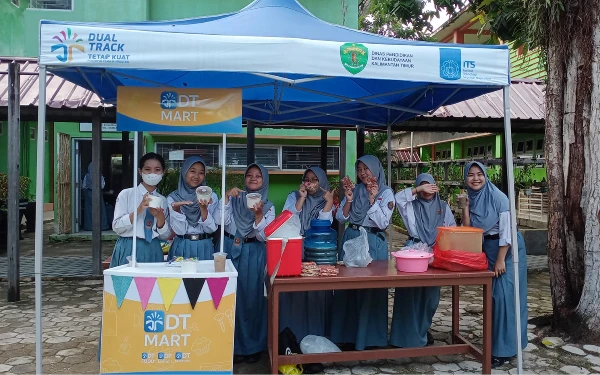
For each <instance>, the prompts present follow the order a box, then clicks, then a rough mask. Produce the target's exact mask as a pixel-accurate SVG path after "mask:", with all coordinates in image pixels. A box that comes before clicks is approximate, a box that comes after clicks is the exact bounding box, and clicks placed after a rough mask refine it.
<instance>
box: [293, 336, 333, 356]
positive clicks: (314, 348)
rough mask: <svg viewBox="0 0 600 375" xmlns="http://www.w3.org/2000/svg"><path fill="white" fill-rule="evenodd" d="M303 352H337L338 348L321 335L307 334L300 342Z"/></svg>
mask: <svg viewBox="0 0 600 375" xmlns="http://www.w3.org/2000/svg"><path fill="white" fill-rule="evenodd" d="M300 350H301V351H302V353H303V354H320V353H338V352H341V350H340V348H338V347H337V345H335V344H334V343H332V342H331V341H329V340H328V339H326V338H325V337H322V336H315V335H308V336H305V337H304V338H303V339H302V342H300Z"/></svg>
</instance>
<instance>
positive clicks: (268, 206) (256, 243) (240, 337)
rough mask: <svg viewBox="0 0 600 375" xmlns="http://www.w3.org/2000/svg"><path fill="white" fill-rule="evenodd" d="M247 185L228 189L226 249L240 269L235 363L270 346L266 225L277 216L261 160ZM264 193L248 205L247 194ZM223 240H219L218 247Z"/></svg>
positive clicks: (252, 169)
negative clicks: (252, 204)
mask: <svg viewBox="0 0 600 375" xmlns="http://www.w3.org/2000/svg"><path fill="white" fill-rule="evenodd" d="M244 185H245V187H244V189H243V190H242V189H239V188H237V187H234V188H232V189H230V190H228V191H227V192H226V193H225V196H224V197H223V199H225V211H224V212H223V215H225V228H224V230H225V234H224V239H225V242H224V244H223V251H224V252H226V253H227V257H228V258H230V259H231V261H232V262H233V265H234V266H235V268H236V269H237V272H238V278H237V282H238V289H237V297H236V309H235V322H236V324H235V339H234V348H233V352H234V359H233V360H234V363H240V362H243V361H245V362H248V363H255V362H258V361H259V360H260V352H262V351H263V350H265V349H266V347H267V299H266V298H265V297H264V291H265V284H264V281H265V267H266V264H267V255H266V247H265V241H266V236H265V227H266V226H267V225H268V224H269V223H271V222H272V221H273V219H275V208H274V207H273V204H272V203H271V202H270V201H269V200H268V198H267V195H268V193H269V173H268V171H267V169H266V168H265V167H263V166H262V165H260V164H251V165H249V166H248V168H247V169H246V173H245V179H244ZM250 193H258V194H260V195H261V201H259V202H258V203H256V204H255V205H254V206H253V207H252V208H248V206H247V202H246V196H247V195H248V194H250ZM218 249H219V244H217V251H218Z"/></svg>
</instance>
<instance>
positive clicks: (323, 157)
mask: <svg viewBox="0 0 600 375" xmlns="http://www.w3.org/2000/svg"><path fill="white" fill-rule="evenodd" d="M321 169H323V170H324V171H325V173H327V129H321Z"/></svg>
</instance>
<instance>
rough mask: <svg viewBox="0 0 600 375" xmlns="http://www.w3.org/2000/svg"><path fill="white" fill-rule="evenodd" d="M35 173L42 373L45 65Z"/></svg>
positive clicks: (38, 348)
mask: <svg viewBox="0 0 600 375" xmlns="http://www.w3.org/2000/svg"><path fill="white" fill-rule="evenodd" d="M39 84H40V87H39V100H38V103H39V104H38V133H37V174H36V184H35V270H34V273H35V372H36V374H41V373H42V256H43V249H44V172H45V168H44V159H45V156H46V154H45V150H44V148H45V146H46V145H45V144H44V143H45V132H46V66H45V65H40V66H39Z"/></svg>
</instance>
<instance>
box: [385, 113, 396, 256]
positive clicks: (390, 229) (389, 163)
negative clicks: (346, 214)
mask: <svg viewBox="0 0 600 375" xmlns="http://www.w3.org/2000/svg"><path fill="white" fill-rule="evenodd" d="M389 112H390V111H389V109H388V118H389ZM387 172H388V173H387V180H388V186H389V187H392V125H391V124H388V128H387ZM394 193H395V192H394ZM392 214H393V212H392ZM388 232H389V237H390V239H389V248H390V252H391V251H392V249H393V248H394V246H393V244H392V242H393V241H392V240H393V233H394V225H393V224H392V220H391V219H390V225H389V226H388Z"/></svg>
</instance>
